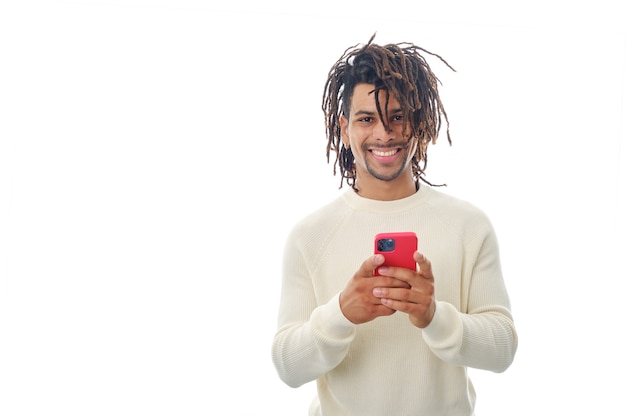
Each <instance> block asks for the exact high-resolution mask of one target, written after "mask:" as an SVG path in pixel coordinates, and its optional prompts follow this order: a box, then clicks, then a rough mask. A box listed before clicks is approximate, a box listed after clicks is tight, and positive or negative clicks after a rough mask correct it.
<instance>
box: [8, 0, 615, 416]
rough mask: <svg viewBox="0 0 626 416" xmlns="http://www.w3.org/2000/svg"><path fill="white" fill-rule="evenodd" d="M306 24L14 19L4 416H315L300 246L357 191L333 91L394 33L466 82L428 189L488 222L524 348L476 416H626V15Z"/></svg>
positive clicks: (444, 73) (492, 15)
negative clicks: (343, 177)
mask: <svg viewBox="0 0 626 416" xmlns="http://www.w3.org/2000/svg"><path fill="white" fill-rule="evenodd" d="M219 3H223V4H219ZM295 4H296V3H294V2H287V1H284V2H280V1H270V2H254V3H253V2H250V4H248V3H246V4H242V3H237V2H230V3H228V4H227V3H226V2H218V4H215V3H213V2H209V1H192V0H179V1H174V0H161V1H148V0H131V1H123V0H117V1H114V0H99V1H98V0H93V1H89V0H74V1H69V0H68V1H38V2H37V1H29V0H26V1H8V2H4V3H3V4H2V5H1V6H0V74H1V76H0V192H1V194H0V198H1V199H0V278H1V280H0V282H1V286H0V295H1V298H0V308H1V309H0V312H1V314H0V330H1V331H0V341H1V342H0V383H1V384H0V391H1V392H2V393H0V395H1V396H0V414H2V415H7V416H13V415H43V414H64V415H113V414H115V415H213V414H227V415H259V414H277V415H296V414H305V412H306V409H307V407H308V403H309V401H310V399H311V396H312V394H313V391H314V390H313V389H314V386H313V385H312V384H310V385H306V386H303V387H302V388H300V389H291V388H289V387H287V386H285V385H283V384H282V383H281V382H280V380H279V379H278V377H277V375H276V373H275V371H274V369H273V366H272V363H271V359H270V345H271V341H272V337H273V334H274V331H275V325H276V312H277V302H278V296H279V291H280V262H281V259H280V256H281V252H282V244H283V241H284V238H285V236H286V233H287V232H288V230H289V228H290V227H291V225H292V224H293V223H294V222H295V221H297V220H298V219H299V218H300V217H301V216H302V215H304V214H305V213H307V212H309V211H311V210H313V209H315V208H316V207H318V206H319V205H320V204H322V203H323V202H325V201H327V200H329V199H331V198H334V197H336V196H337V195H338V192H339V191H338V189H337V188H338V185H339V180H338V178H336V177H333V176H332V167H331V166H329V165H327V164H326V161H325V154H324V152H325V138H324V128H323V118H322V112H321V98H322V89H323V84H324V81H325V79H326V74H327V71H328V69H329V68H330V66H331V65H332V64H333V63H334V62H335V60H336V59H337V58H338V57H339V56H340V55H341V53H342V52H343V51H344V49H345V48H347V47H348V46H351V45H354V44H356V43H362V42H366V41H367V40H368V39H369V37H370V36H371V35H372V34H373V33H374V32H377V33H378V35H377V40H378V42H381V43H387V42H398V41H410V42H414V43H417V44H419V45H420V46H422V47H424V48H426V49H429V50H431V51H433V52H436V53H438V54H441V55H442V56H443V57H444V58H445V59H446V60H448V62H449V63H450V64H451V65H452V66H453V67H454V68H455V69H456V70H457V72H456V73H454V72H452V71H450V70H448V69H447V68H446V67H445V66H443V65H441V64H439V63H438V62H437V61H436V60H434V59H431V60H430V62H431V64H432V66H433V69H434V70H435V72H436V73H437V75H438V76H439V77H440V79H441V80H442V82H443V86H442V88H441V93H442V96H443V100H444V104H445V106H446V109H447V111H448V115H449V118H450V122H451V133H452V138H453V142H454V144H453V146H452V147H449V146H448V145H447V144H446V142H445V138H444V137H441V140H440V142H439V143H438V144H437V145H436V146H433V147H432V148H431V152H430V164H429V169H428V171H427V173H428V178H429V179H430V180H431V181H433V182H435V183H443V182H445V183H447V184H448V187H447V188H445V191H446V192H450V193H452V194H455V195H457V196H460V197H463V198H467V199H469V200H471V201H472V202H474V203H475V204H476V205H478V206H480V207H481V208H483V209H484V210H485V211H486V212H487V213H488V215H489V216H490V217H491V219H492V221H493V222H494V225H495V227H496V230H497V232H498V236H499V239H500V245H501V250H502V259H503V263H504V264H503V265H504V270H505V273H506V281H507V285H508V288H509V291H510V295H511V298H512V302H513V311H514V316H515V319H516V323H517V327H518V331H519V336H520V345H519V350H518V355H517V357H516V360H515V362H514V364H513V365H512V367H511V368H510V369H509V370H508V371H507V372H505V373H503V374H490V373H485V372H481V371H475V372H473V373H472V374H473V377H474V380H475V384H476V388H477V391H478V406H477V412H478V413H477V414H478V415H480V416H488V415H503V414H505V415H527V414H534V415H538V414H540V415H554V414H571V413H576V414H619V413H620V412H624V411H626V406H625V405H624V402H623V400H622V399H621V395H622V394H623V392H622V390H623V383H622V382H621V378H620V376H621V375H622V374H623V373H624V371H626V365H625V360H624V358H623V357H624V354H623V351H624V349H625V348H626V344H625V342H624V341H623V339H622V337H621V335H620V333H621V332H622V331H623V327H624V325H623V317H624V312H623V308H622V304H621V301H622V298H623V296H622V294H621V289H622V287H623V284H622V281H623V280H624V278H625V277H626V272H625V271H624V267H623V265H622V261H621V260H622V258H623V251H624V249H625V248H626V247H625V244H624V242H623V235H624V232H625V231H626V226H625V216H624V212H626V204H625V190H626V173H625V169H624V164H625V163H626V150H625V147H626V146H625V144H624V143H625V140H626V133H625V128H624V120H625V119H626V110H625V105H624V99H625V97H626V88H625V83H626V79H625V74H626V29H625V28H624V25H623V22H622V20H623V19H622V17H623V14H621V13H620V12H619V10H618V7H617V2H613V3H609V2H608V1H607V2H602V1H593V2H591V1H584V2H565V1H563V2H555V1H550V0H548V1H538V0H537V1H530V2H524V3H517V4H516V5H513V6H508V5H507V6H505V3H503V2H496V1H482V2H473V3H471V5H470V3H469V2H462V1H460V0H459V1H456V2H455V1H453V2H419V1H413V2H396V3H383V4H381V3H374V2H358V3H357V2H345V3H340V2H330V1H328V2H321V3H320V2H309V3H306V4H305V5H302V6H300V5H297V6H296V5H295ZM297 4H300V3H297ZM331 10H332V13H331ZM620 16H621V17H620ZM381 388H385V387H384V386H381ZM217 409H220V411H219V412H218V411H217Z"/></svg>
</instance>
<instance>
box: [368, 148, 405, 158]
mask: <svg viewBox="0 0 626 416" xmlns="http://www.w3.org/2000/svg"><path fill="white" fill-rule="evenodd" d="M399 151H400V149H398V148H395V149H389V150H376V149H372V150H371V152H372V154H373V155H374V156H378V157H390V156H393V155H395V154H396V153H398V152H399Z"/></svg>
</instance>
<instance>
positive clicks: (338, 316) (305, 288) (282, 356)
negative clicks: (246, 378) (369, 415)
mask: <svg viewBox="0 0 626 416" xmlns="http://www.w3.org/2000/svg"><path fill="white" fill-rule="evenodd" d="M355 334H356V328H355V325H354V324H353V323H352V322H350V321H349V320H348V319H347V318H346V317H345V316H344V315H343V313H342V312H341V308H340V306H339V294H336V295H335V296H334V297H332V298H331V299H330V300H329V301H328V302H327V303H325V304H322V305H316V300H315V294H314V290H313V285H312V282H311V277H310V275H309V272H308V268H307V264H306V261H305V259H304V258H303V255H302V253H301V251H300V250H298V244H297V243H296V241H295V240H294V238H293V236H292V237H291V238H290V239H288V242H287V246H286V248H285V254H284V259H283V286H282V293H281V300H280V312H279V322H278V330H277V332H276V335H275V336H274V341H273V343H272V360H273V363H274V366H275V368H276V371H277V372H278V375H279V377H280V378H281V380H283V381H284V382H285V383H286V384H287V385H289V386H291V387H298V386H301V385H303V384H305V383H307V382H310V381H313V380H315V379H317V378H319V377H320V376H322V375H323V374H326V373H327V372H328V371H330V370H332V369H333V368H335V367H336V366H337V365H338V364H339V363H341V361H342V360H343V359H344V358H345V356H346V354H347V352H348V349H349V347H350V344H351V342H352V340H353V339H354V336H355Z"/></svg>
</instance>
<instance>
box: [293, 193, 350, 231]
mask: <svg viewBox="0 0 626 416" xmlns="http://www.w3.org/2000/svg"><path fill="white" fill-rule="evenodd" d="M352 211H353V210H352V209H351V207H350V206H349V205H348V204H347V203H346V199H345V194H342V195H340V196H338V197H337V198H335V199H334V200H332V201H330V202H328V203H326V204H325V205H322V206H321V207H319V208H317V209H316V210H315V211H312V212H310V213H309V214H307V215H305V216H304V217H303V218H301V219H300V220H299V221H298V222H296V223H295V224H294V225H293V227H292V229H291V232H290V233H289V239H290V240H291V241H293V240H301V239H303V238H306V239H311V238H313V239H315V238H316V236H324V235H328V234H330V233H332V230H336V229H337V228H338V226H339V224H341V223H343V222H344V221H345V220H346V218H348V217H349V216H350V214H351V212H352Z"/></svg>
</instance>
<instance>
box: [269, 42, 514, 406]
mask: <svg viewBox="0 0 626 416" xmlns="http://www.w3.org/2000/svg"><path fill="white" fill-rule="evenodd" d="M373 39H374V38H373V37H372V39H370V41H369V42H368V43H367V44H366V45H362V46H358V45H357V46H354V47H352V48H349V49H348V50H347V51H346V52H345V53H344V55H343V56H342V57H341V58H340V59H339V61H337V63H336V64H335V65H334V66H333V67H332V69H331V71H330V72H329V77H328V81H327V83H326V87H325V92H324V101H323V102H324V105H323V109H324V112H325V115H326V127H327V136H328V147H327V153H326V154H327V157H328V158H330V154H331V152H334V153H335V155H336V161H335V170H336V167H337V165H339V168H340V173H341V177H342V179H341V184H342V185H343V181H344V180H346V181H347V183H348V184H349V185H350V187H351V188H352V189H350V190H349V191H346V192H344V193H343V194H342V195H341V196H340V197H339V198H337V199H336V200H335V201H333V202H331V203H329V204H328V205H326V206H324V207H322V208H320V209H319V210H317V211H316V212H314V213H312V214H310V215H309V216H307V217H306V218H304V219H303V220H302V221H301V222H300V223H298V224H297V225H296V226H295V227H294V228H293V230H292V232H291V233H290V235H289V237H288V240H287V244H286V247H285V252H284V260H283V281H282V295H281V301H280V309H279V319H278V331H277V333H276V335H275V338H274V342H273V345H272V359H273V362H274V365H275V367H276V370H277V372H278V374H279V376H280V378H281V379H282V380H283V381H284V382H285V383H286V384H288V385H289V386H292V387H298V386H300V385H302V384H305V383H307V382H310V381H313V380H316V381H317V391H318V397H317V398H316V400H314V402H313V403H312V405H311V408H310V414H311V415H325V416H328V415H358V416H364V415H378V416H382V415H393V416H401V415H429V416H431V415H446V416H454V415H465V416H466V415H472V414H473V411H474V404H475V393H474V389H473V387H472V383H471V381H470V380H469V378H468V374H467V368H468V367H472V368H479V369H485V370H490V371H494V372H501V371H504V370H505V369H507V368H508V367H509V366H510V364H511V363H512V361H513V358H514V355H515V352H516V349H517V334H516V331H515V327H514V324H513V318H512V315H511V312H510V305H509V298H508V295H507V291H506V288H505V285H504V281H503V278H502V272H501V267H500V260H499V253H498V243H497V240H496V236H495V234H494V231H493V229H492V226H491V223H490V222H489V220H488V218H487V217H486V216H485V215H484V214H483V213H482V212H481V211H480V210H478V209H477V208H475V207H474V206H472V205H471V204H469V203H467V202H464V201H461V200H458V199H455V198H453V197H451V196H449V195H446V194H444V193H442V192H440V191H437V190H436V189H434V188H433V187H432V186H430V184H429V183H428V182H426V181H425V180H424V178H423V174H424V170H425V168H426V160H427V158H426V150H427V147H428V144H429V143H430V142H435V140H436V138H437V136H438V133H439V129H440V125H441V117H442V115H443V117H444V118H445V119H446V122H447V115H446V113H445V110H444V108H443V105H442V103H441V100H440V98H439V93H438V90H437V83H438V79H437V78H436V77H435V75H434V74H433V73H432V72H431V70H430V68H429V66H428V64H427V63H426V61H425V59H424V58H423V57H422V55H421V53H427V54H429V55H432V56H436V57H438V58H439V59H441V58H440V57H439V56H438V55H433V54H431V53H430V52H428V51H426V50H424V49H421V48H419V47H417V46H415V45H412V44H407V43H401V44H392V45H386V46H379V45H376V44H374V43H373ZM441 60H442V61H443V59H441ZM443 62H444V63H445V61H443ZM446 65H447V63H446ZM448 140H450V137H449V135H448ZM329 160H330V159H329ZM391 231H413V232H415V233H416V234H417V235H418V239H419V248H418V251H416V252H415V253H414V256H413V258H414V260H415V262H416V264H417V267H416V268H417V270H412V269H410V268H399V267H379V266H381V265H382V263H383V261H384V256H383V255H381V254H377V255H373V252H374V249H373V246H374V236H375V235H376V234H377V233H381V232H391ZM377 267H378V268H379V270H378V272H379V274H380V276H374V269H376V268H377Z"/></svg>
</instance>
